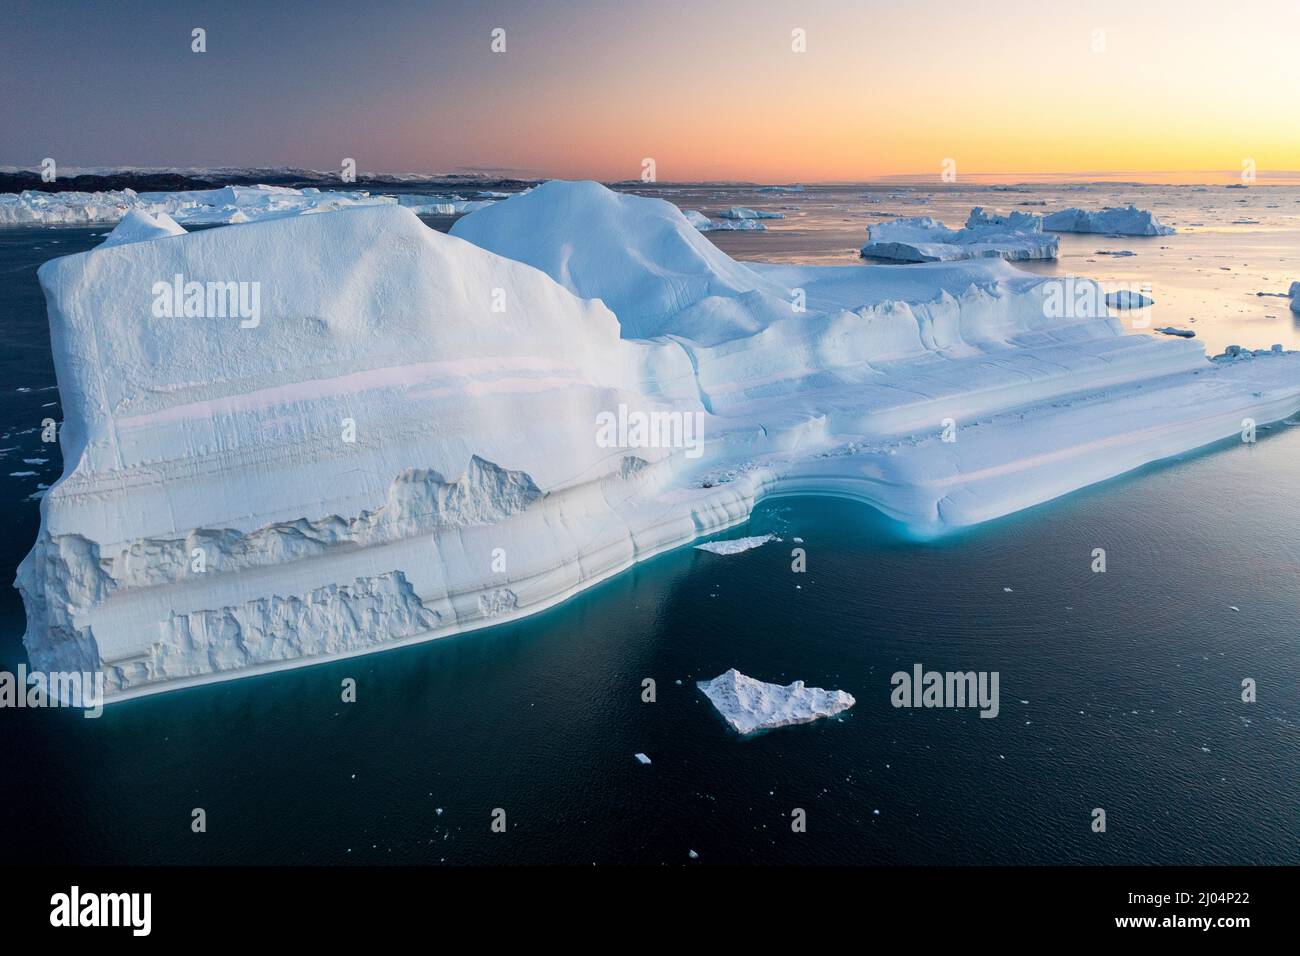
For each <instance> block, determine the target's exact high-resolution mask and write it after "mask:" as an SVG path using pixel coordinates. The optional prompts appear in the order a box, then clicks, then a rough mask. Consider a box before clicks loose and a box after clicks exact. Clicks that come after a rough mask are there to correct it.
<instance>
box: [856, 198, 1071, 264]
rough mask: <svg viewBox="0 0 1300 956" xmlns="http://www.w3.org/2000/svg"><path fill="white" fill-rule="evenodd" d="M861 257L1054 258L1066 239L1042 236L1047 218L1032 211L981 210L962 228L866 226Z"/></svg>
mask: <svg viewBox="0 0 1300 956" xmlns="http://www.w3.org/2000/svg"><path fill="white" fill-rule="evenodd" d="M867 238H868V242H867V244H866V245H865V246H863V247H862V253H861V254H862V256H863V257H864V258H870V259H890V260H893V261H895V262H954V261H957V260H959V259H984V258H1000V259H1010V260H1023V259H1055V258H1056V254H1057V249H1058V248H1059V247H1060V244H1061V240H1060V239H1059V238H1057V237H1056V236H1049V235H1045V234H1044V233H1043V220H1042V218H1041V217H1039V216H1035V215H1031V214H1030V213H1023V212H1013V213H1010V214H993V213H988V212H986V211H985V210H984V209H983V208H982V207H980V206H976V207H975V208H974V209H972V210H971V213H970V216H969V217H968V218H967V220H966V225H965V227H964V228H962V229H949V228H948V227H947V226H945V225H944V224H943V223H941V222H939V221H938V220H937V219H933V218H931V217H929V216H916V217H911V218H907V219H893V220H890V221H889V222H878V223H875V224H874V225H871V226H868V227H867Z"/></svg>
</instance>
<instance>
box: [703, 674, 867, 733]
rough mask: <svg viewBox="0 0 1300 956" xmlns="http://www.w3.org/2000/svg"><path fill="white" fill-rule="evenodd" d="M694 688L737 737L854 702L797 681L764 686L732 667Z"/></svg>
mask: <svg viewBox="0 0 1300 956" xmlns="http://www.w3.org/2000/svg"><path fill="white" fill-rule="evenodd" d="M695 686H696V687H698V688H699V689H700V690H701V691H703V693H704V696H705V697H707V698H708V699H709V701H710V702H711V703H712V704H713V706H714V707H716V708H717V709H718V713H720V714H721V715H722V717H723V719H724V720H726V721H727V723H729V724H730V725H731V726H732V727H733V728H734V729H735V730H737V731H739V732H740V733H741V734H752V733H754V732H755V731H759V730H772V729H774V728H776V727H789V726H791V725H793V724H807V723H811V722H812V721H814V720H818V719H820V718H822V717H832V716H834V715H835V714H838V713H841V712H843V711H846V710H848V709H849V708H850V707H852V706H853V705H854V704H855V703H857V701H855V700H854V699H853V695H851V694H848V693H845V692H844V691H842V690H823V689H822V688H820V687H806V686H804V682H803V681H801V680H797V681H795V682H794V683H793V684H786V685H784V686H782V685H780V684H767V683H764V682H763V681H760V680H754V678H752V677H746V676H745V675H744V674H742V673H741V672H740V671H738V670H736V669H735V668H734V667H733V668H731V669H730V670H728V671H727V672H726V673H723V674H719V675H718V676H717V677H715V678H713V680H710V681H698V682H697V683H696V685H695Z"/></svg>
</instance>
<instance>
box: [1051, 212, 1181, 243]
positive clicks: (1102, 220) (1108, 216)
mask: <svg viewBox="0 0 1300 956" xmlns="http://www.w3.org/2000/svg"><path fill="white" fill-rule="evenodd" d="M1043 228H1044V229H1046V230H1048V231H1049V232H1101V233H1105V234H1106V235H1108V236H1172V235H1173V234H1174V233H1175V232H1177V231H1178V230H1176V229H1175V228H1174V227H1173V226H1166V225H1164V224H1162V223H1161V222H1160V220H1159V219H1157V218H1156V217H1155V214H1154V213H1152V212H1151V211H1150V210H1147V209H1139V208H1137V206H1132V205H1130V206H1127V207H1124V206H1108V207H1106V208H1105V209H1101V210H1097V211H1092V210H1088V209H1062V210H1061V211H1060V212H1054V213H1052V214H1051V215H1049V216H1045V217H1044V218H1043Z"/></svg>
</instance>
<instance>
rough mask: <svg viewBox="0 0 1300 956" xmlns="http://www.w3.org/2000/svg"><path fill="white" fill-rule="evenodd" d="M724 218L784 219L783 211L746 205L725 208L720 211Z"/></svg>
mask: <svg viewBox="0 0 1300 956" xmlns="http://www.w3.org/2000/svg"><path fill="white" fill-rule="evenodd" d="M718 215H719V216H721V217H722V218H723V219H784V218H785V213H783V212H762V211H760V210H758V209H748V208H746V207H744V206H732V207H731V208H730V209H724V210H723V211H722V212H720V213H718Z"/></svg>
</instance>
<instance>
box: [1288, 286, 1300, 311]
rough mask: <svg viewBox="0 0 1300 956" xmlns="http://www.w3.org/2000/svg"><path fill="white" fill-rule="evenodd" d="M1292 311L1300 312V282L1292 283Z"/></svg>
mask: <svg viewBox="0 0 1300 956" xmlns="http://www.w3.org/2000/svg"><path fill="white" fill-rule="evenodd" d="M1290 294H1291V311H1292V312H1300V282H1292V283H1291V293H1290Z"/></svg>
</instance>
